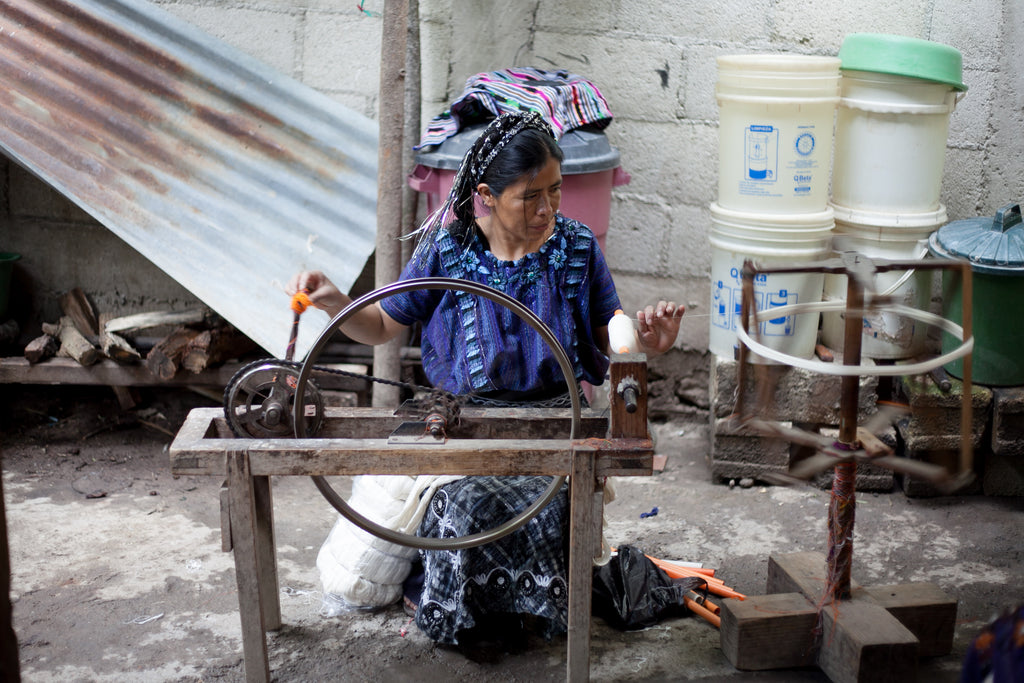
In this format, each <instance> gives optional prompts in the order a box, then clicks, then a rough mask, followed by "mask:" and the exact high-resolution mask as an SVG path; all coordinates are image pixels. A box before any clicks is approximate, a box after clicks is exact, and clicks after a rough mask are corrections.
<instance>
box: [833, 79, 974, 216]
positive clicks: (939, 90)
mask: <svg viewBox="0 0 1024 683" xmlns="http://www.w3.org/2000/svg"><path fill="white" fill-rule="evenodd" d="M840 88H841V92H842V97H841V98H840V100H839V110H838V112H837V113H836V134H835V161H834V163H833V169H832V201H833V203H835V204H839V205H841V206H848V207H852V208H854V209H858V210H864V211H874V212H878V213H890V214H913V213H924V212H933V211H938V210H939V192H940V190H941V187H942V171H943V167H944V165H945V160H946V138H947V136H948V133H949V117H950V115H951V114H952V113H953V110H954V109H955V108H956V104H957V101H958V97H960V93H958V92H957V91H956V90H955V89H954V88H953V86H951V85H948V84H946V83H938V82H935V81H929V80H924V79H921V78H911V77H907V76H897V75H893V74H886V73H876V72H869V71H846V70H844V71H843V75H842V78H841V79H840Z"/></svg>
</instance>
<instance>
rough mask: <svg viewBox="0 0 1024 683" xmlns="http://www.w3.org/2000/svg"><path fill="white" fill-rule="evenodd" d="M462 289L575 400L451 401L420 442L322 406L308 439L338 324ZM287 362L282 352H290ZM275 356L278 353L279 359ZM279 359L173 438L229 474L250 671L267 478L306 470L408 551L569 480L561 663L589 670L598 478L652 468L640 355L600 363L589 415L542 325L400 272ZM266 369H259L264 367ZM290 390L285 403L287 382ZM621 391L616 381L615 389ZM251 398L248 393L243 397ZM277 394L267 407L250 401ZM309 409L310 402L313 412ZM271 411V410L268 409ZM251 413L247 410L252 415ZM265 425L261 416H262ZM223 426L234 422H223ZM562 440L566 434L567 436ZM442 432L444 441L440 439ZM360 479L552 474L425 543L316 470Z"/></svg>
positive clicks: (197, 470) (258, 649)
mask: <svg viewBox="0 0 1024 683" xmlns="http://www.w3.org/2000/svg"><path fill="white" fill-rule="evenodd" d="M423 287H426V288H432V289H442V290H463V291H469V292H470V293H471V294H474V295H477V296H482V297H485V298H488V299H490V300H492V301H495V302H496V303H499V304H501V305H503V306H506V307H507V308H510V309H512V310H513V312H514V313H515V314H516V315H518V316H519V317H520V318H522V319H523V320H525V321H526V322H527V323H528V324H529V325H530V326H531V327H532V328H533V329H534V330H536V331H537V332H538V333H539V334H541V335H542V336H543V338H544V339H545V341H546V342H547V343H548V344H549V346H551V348H552V349H553V350H554V352H555V354H556V356H557V358H558V362H559V365H560V366H561V369H562V373H563V374H564V376H565V377H566V381H567V383H568V385H569V398H570V401H571V408H569V409H566V408H553V407H543V408H541V407H513V406H501V407H493V406H486V405H485V406H471V405H463V406H460V410H459V416H458V424H457V427H456V426H455V425H452V426H451V428H450V429H449V428H445V429H438V430H433V431H432V430H431V425H430V424H429V423H428V422H426V421H425V422H424V423H423V427H422V428H421V429H420V434H421V435H422V436H423V437H424V438H419V439H409V438H389V436H388V435H392V434H396V433H398V432H400V431H401V430H400V427H401V426H402V424H403V422H404V421H405V418H404V417H403V416H402V415H396V414H395V413H394V412H393V411H390V410H385V409H382V408H372V407H356V408H342V407H337V408H335V407H323V408H322V420H319V422H318V425H319V428H318V431H317V432H316V433H315V435H314V434H312V433H307V431H306V430H309V431H312V430H311V429H310V425H311V424H312V423H311V421H310V419H309V418H310V417H311V413H316V412H317V411H318V410H320V408H319V407H318V406H319V405H320V403H318V402H317V401H315V400H314V401H311V400H310V396H315V395H316V394H315V392H316V391H317V390H316V389H313V388H312V386H313V383H312V382H310V379H311V376H312V375H313V373H315V372H317V371H318V366H316V365H315V360H316V358H317V356H318V354H319V353H320V351H321V350H322V349H323V347H324V346H325V345H326V343H327V340H328V338H329V337H330V336H331V335H332V334H333V332H334V331H335V330H336V329H337V328H338V327H339V326H341V325H342V324H344V322H345V321H346V320H347V319H348V318H349V317H350V316H351V315H352V314H353V313H354V312H355V311H356V310H357V309H358V308H360V307H362V306H365V305H369V304H370V303H373V302H376V301H378V300H380V299H382V298H384V297H386V296H391V295H393V294H397V293H399V292H405V291H411V290H413V289H416V288H423ZM289 360H290V359H289ZM274 363H280V361H274ZM275 367H280V366H278V365H273V366H269V367H265V366H256V367H255V368H253V369H252V371H251V374H252V377H251V378H250V379H251V380H252V388H253V391H252V392H249V391H248V390H246V391H241V390H240V391H238V392H237V395H238V396H240V397H244V399H242V398H240V399H239V403H236V404H235V405H233V406H225V408H227V410H226V411H225V409H217V408H197V409H195V410H193V411H192V412H191V413H190V414H189V416H188V419H187V420H186V422H185V424H184V425H183V426H182V428H181V429H180V430H179V432H178V435H177V437H176V438H175V441H174V443H173V444H172V445H171V467H172V471H173V472H174V473H175V474H205V475H212V476H218V477H225V475H226V479H227V486H226V488H225V489H223V490H222V500H226V501H227V505H226V510H227V514H223V515H222V520H225V519H226V520H227V523H226V524H225V525H224V526H223V528H222V534H223V538H224V547H225V549H231V550H233V551H234V556H235V572H236V577H237V582H238V591H239V610H240V613H241V621H242V633H243V646H244V651H245V668H246V677H247V679H248V680H253V681H266V680H269V678H270V669H269V659H268V656H267V648H266V638H265V636H264V633H265V631H267V630H274V629H277V628H280V626H281V612H280V602H279V600H280V596H279V594H278V590H277V564H276V553H275V541H274V525H273V506H272V503H271V495H270V480H271V477H272V476H311V477H313V478H314V480H315V481H316V482H317V486H318V488H320V490H321V492H322V493H324V495H325V496H327V498H328V499H329V500H331V502H332V504H334V503H340V504H338V505H336V507H338V509H339V512H341V513H342V514H343V515H345V516H346V517H348V518H349V519H350V520H351V521H353V523H355V524H357V525H358V526H361V527H363V528H364V529H366V530H367V531H369V532H370V533H374V534H376V535H378V536H381V537H383V538H386V539H387V540H390V541H393V542H396V543H401V544H404V545H412V546H414V547H435V546H433V545H432V543H433V542H434V541H437V542H438V544H437V545H436V547H441V548H462V547H470V546H471V545H476V544H479V543H486V542H489V541H492V540H494V539H496V538H499V537H500V536H502V535H504V534H507V533H511V532H512V531H514V530H515V529H516V528H518V527H519V526H521V525H522V524H525V523H526V522H527V521H529V519H530V518H531V517H532V516H533V515H534V514H536V512H538V511H539V510H540V509H542V508H543V506H544V505H546V504H547V503H548V502H549V501H550V500H551V498H553V497H554V495H557V493H558V491H559V490H560V489H561V488H562V486H563V485H564V483H565V482H566V480H568V483H569V500H570V505H569V508H570V520H569V576H568V579H569V636H568V648H567V658H566V670H567V677H568V679H569V680H581V681H582V680H587V679H588V677H589V668H590V666H589V661H590V660H589V641H590V600H591V588H592V578H593V577H592V571H593V558H594V557H596V556H598V555H599V553H600V542H601V520H602V510H603V484H602V482H603V480H604V479H605V478H606V477H608V476H642V475H651V474H653V473H654V464H653V459H654V449H653V443H652V442H651V439H650V435H649V434H648V431H647V375H646V357H645V356H644V355H643V354H618V355H614V356H613V357H612V362H611V367H610V370H609V375H610V377H609V379H610V386H611V387H613V388H616V389H615V391H612V392H610V396H609V399H610V407H609V410H608V412H607V414H604V413H601V414H598V413H596V412H594V411H591V410H589V409H588V410H586V411H584V410H583V409H582V406H581V400H580V397H579V391H578V387H577V385H576V382H575V381H574V379H573V377H574V373H573V371H572V367H571V363H570V362H569V361H568V359H567V357H566V355H565V352H564V350H563V349H561V347H560V346H559V345H558V344H557V341H556V340H555V339H554V338H553V337H552V336H551V333H550V330H548V329H547V327H546V326H545V325H543V323H542V322H541V321H540V320H539V319H538V318H537V317H536V316H535V315H533V314H532V312H530V311H529V310H527V309H524V308H522V307H521V306H520V305H519V304H518V302H515V301H514V300H512V299H509V298H508V297H506V296H505V295H503V294H501V293H500V292H497V291H496V290H493V289H491V288H489V287H486V286H484V285H477V284H474V283H470V282H466V281H462V280H449V279H445V278H430V279H421V280H409V281H405V282H401V283H397V284H395V285H390V286H388V287H385V288H382V289H380V290H376V291H375V292H371V293H370V294H367V295H366V296H364V297H361V298H360V299H358V300H356V301H355V302H353V303H352V304H351V305H350V306H349V307H347V308H346V309H345V310H344V311H342V312H341V313H339V314H338V316H336V317H335V318H334V319H333V320H332V321H331V323H330V325H329V326H328V328H327V329H325V331H324V332H323V334H321V336H320V338H319V339H318V341H317V342H316V343H315V344H314V346H313V347H312V349H311V351H310V353H309V354H308V356H307V359H306V361H305V362H304V363H303V364H302V366H301V368H300V369H299V371H298V373H297V374H296V373H295V372H294V371H293V370H294V366H291V365H289V366H287V367H289V368H291V369H292V371H290V372H287V373H282V374H281V377H282V378H283V381H282V382H279V381H278V378H277V376H275V375H273V370H274V368H275ZM260 368H262V370H260ZM292 384H294V389H295V393H294V395H293V396H292V397H290V398H288V397H282V394H280V393H275V392H278V391H279V390H280V389H281V387H282V386H284V387H289V388H290V387H291V385H292ZM618 387H623V388H624V389H623V390H622V391H619V389H618ZM250 393H251V394H252V395H253V398H251V399H250V398H249V396H250ZM264 394H266V395H267V396H271V395H273V401H271V402H270V403H269V404H267V405H266V406H265V405H264V402H262V401H261V400H260V399H259V398H258V397H259V396H262V395H264ZM283 405H290V406H291V409H292V414H291V416H290V417H289V418H288V420H287V421H289V422H290V423H291V425H292V426H293V428H294V430H295V434H294V435H292V436H281V437H277V438H267V436H268V435H264V434H263V433H262V432H263V431H264V430H266V429H267V428H268V425H269V426H270V427H272V429H271V430H270V431H273V430H278V429H280V427H279V425H280V421H281V419H282V418H281V414H280V411H279V410H278V406H283ZM310 406H313V407H310ZM266 408H272V410H269V411H268V410H266ZM250 413H252V414H251V415H250ZM268 419H269V422H263V421H264V420H268ZM250 421H255V423H256V424H257V425H258V426H257V427H254V428H253V430H254V431H255V433H253V431H250V430H249V429H243V430H242V432H243V433H242V434H238V433H236V432H235V431H233V427H234V428H237V427H238V426H239V424H243V425H244V424H250V426H251V423H250ZM229 422H230V423H232V424H229ZM567 435H568V438H567ZM438 437H440V438H438ZM360 474H406V475H420V474H432V475H496V476H513V475H534V476H550V477H552V482H551V485H550V487H549V488H548V489H547V490H546V492H545V493H544V494H542V495H541V496H540V497H539V498H538V500H537V501H535V502H534V503H533V504H532V505H531V506H530V507H529V508H527V510H525V511H524V512H523V513H522V514H521V515H519V516H518V517H516V518H515V519H513V520H510V521H508V522H506V523H505V524H503V525H500V526H499V527H497V528H495V529H492V530H490V531H488V532H483V533H481V534H476V535H473V536H465V537H462V538H456V539H443V540H442V539H422V538H418V537H414V536H410V535H406V534H396V533H394V532H391V531H390V530H388V529H383V528H381V527H379V526H378V525H376V524H374V523H372V522H371V521H370V520H367V519H365V518H363V517H362V515H359V514H357V513H355V511H353V510H346V509H345V508H347V507H348V505H347V504H346V503H345V501H343V500H341V498H340V496H338V495H337V493H336V492H334V490H333V489H332V488H331V487H330V486H329V485H328V484H327V482H326V480H325V479H324V477H328V476H335V475H342V476H350V475H360Z"/></svg>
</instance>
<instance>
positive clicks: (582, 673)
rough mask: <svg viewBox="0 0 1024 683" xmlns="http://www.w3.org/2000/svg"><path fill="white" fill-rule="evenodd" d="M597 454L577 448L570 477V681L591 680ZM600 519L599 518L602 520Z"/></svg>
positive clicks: (596, 512) (568, 668) (567, 677)
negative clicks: (591, 619) (591, 614)
mask: <svg viewBox="0 0 1024 683" xmlns="http://www.w3.org/2000/svg"><path fill="white" fill-rule="evenodd" d="M596 454H597V453H596V451H595V449H593V448H588V447H583V446H574V447H573V449H572V475H571V476H570V477H569V512H570V517H569V637H568V640H569V642H568V653H567V656H566V680H567V681H569V682H570V683H574V682H575V681H588V680H590V608H591V591H592V590H593V585H594V574H593V571H594V549H595V548H596V547H597V539H596V538H595V534H594V532H595V529H596V526H595V524H596V523H595V515H600V514H601V511H600V510H595V501H600V500H601V499H602V497H601V496H600V495H597V493H598V492H597V480H596V477H595V470H594V459H595V457H596ZM598 518H599V517H598Z"/></svg>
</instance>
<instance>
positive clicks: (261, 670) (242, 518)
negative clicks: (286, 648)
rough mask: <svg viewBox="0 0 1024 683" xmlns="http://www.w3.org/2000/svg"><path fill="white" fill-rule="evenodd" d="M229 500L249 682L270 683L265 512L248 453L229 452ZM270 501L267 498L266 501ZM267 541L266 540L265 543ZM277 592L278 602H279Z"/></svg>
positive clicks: (246, 674) (236, 578)
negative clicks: (263, 567)
mask: <svg viewBox="0 0 1024 683" xmlns="http://www.w3.org/2000/svg"><path fill="white" fill-rule="evenodd" d="M227 466H228V497H229V501H230V506H231V539H232V542H233V545H234V554H235V581H236V583H237V586H238V611H239V615H240V617H241V620H242V652H243V657H244V662H245V679H246V680H247V681H250V682H251V683H266V682H268V681H270V661H269V658H268V656H267V640H266V636H265V635H264V633H265V631H266V627H267V620H266V618H265V616H264V615H265V614H266V613H267V611H268V610H267V609H266V608H265V607H264V605H263V600H264V598H265V597H266V596H265V595H264V593H265V591H264V590H261V577H262V576H264V572H261V571H260V564H261V560H262V559H263V558H261V552H260V550H259V546H260V545H261V543H260V536H261V534H263V535H265V532H264V531H263V530H262V527H263V525H264V519H262V518H264V517H265V512H258V508H259V507H260V505H259V504H258V503H257V501H260V500H261V496H258V495H257V493H256V491H257V489H258V488H261V487H259V486H256V485H255V481H254V478H253V476H252V475H251V474H250V470H249V454H248V453H246V452H244V451H229V452H228V453H227ZM265 500H266V499H265V498H263V500H262V501H261V502H263V501H265ZM264 540H265V539H264ZM276 598H277V596H276V592H275V595H274V599H276Z"/></svg>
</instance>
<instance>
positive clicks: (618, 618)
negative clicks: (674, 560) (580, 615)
mask: <svg viewBox="0 0 1024 683" xmlns="http://www.w3.org/2000/svg"><path fill="white" fill-rule="evenodd" d="M706 588H707V581H705V580H704V579H702V578H700V577H687V578H682V579H671V578H669V576H668V574H666V573H665V572H664V571H663V570H662V569H661V568H660V567H658V566H657V565H656V564H654V562H652V561H651V559H650V558H649V557H647V556H646V555H645V554H644V553H643V551H641V550H638V549H637V548H635V547H633V546H630V545H624V546H620V547H619V551H618V554H616V555H613V556H612V558H611V560H609V562H608V564H606V565H604V566H603V567H595V568H594V591H593V609H592V611H593V613H594V614H596V615H597V616H599V617H601V618H603V619H604V620H605V621H607V622H608V623H609V624H611V625H612V626H613V627H615V628H617V629H620V630H623V631H633V630H637V629H642V628H647V627H649V626H653V625H654V624H656V623H658V622H659V621H661V620H662V619H665V618H668V617H675V616H682V615H684V614H686V613H687V612H689V610H688V609H687V607H686V605H685V604H684V602H683V598H684V597H686V595H687V593H689V592H690V591H695V590H701V589H705V590H706Z"/></svg>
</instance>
